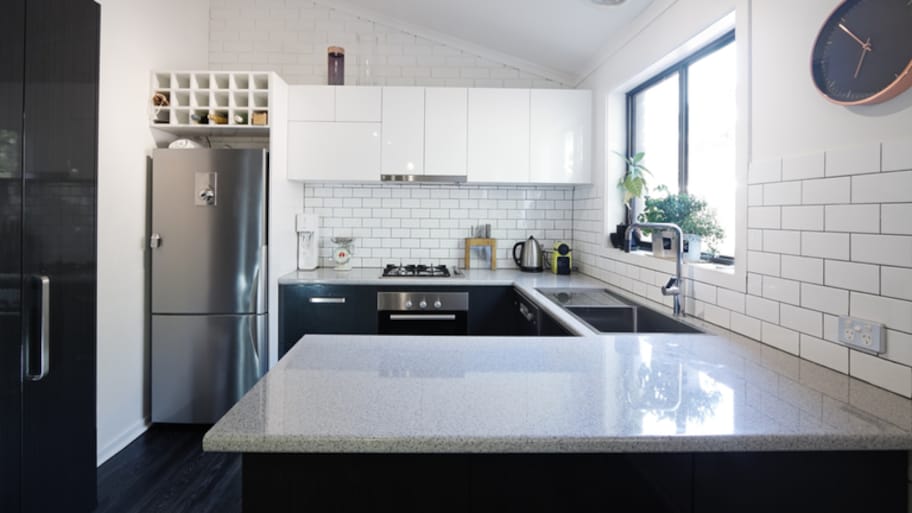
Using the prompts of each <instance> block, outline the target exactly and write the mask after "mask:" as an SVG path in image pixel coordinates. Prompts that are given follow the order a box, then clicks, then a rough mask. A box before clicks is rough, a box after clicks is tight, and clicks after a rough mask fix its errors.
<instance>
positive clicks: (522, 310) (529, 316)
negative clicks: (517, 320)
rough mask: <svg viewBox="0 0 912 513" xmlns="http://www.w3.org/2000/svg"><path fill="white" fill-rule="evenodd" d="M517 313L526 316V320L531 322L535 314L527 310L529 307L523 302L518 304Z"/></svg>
mask: <svg viewBox="0 0 912 513" xmlns="http://www.w3.org/2000/svg"><path fill="white" fill-rule="evenodd" d="M519 314H520V315H522V316H523V317H525V318H526V320H527V321H529V322H532V320H533V319H535V314H533V313H532V312H530V311H529V307H527V306H526V305H525V304H523V303H520V304H519Z"/></svg>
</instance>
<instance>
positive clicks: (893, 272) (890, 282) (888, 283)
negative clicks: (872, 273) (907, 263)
mask: <svg viewBox="0 0 912 513" xmlns="http://www.w3.org/2000/svg"><path fill="white" fill-rule="evenodd" d="M880 279H881V282H880V293H881V294H883V295H884V296H889V297H895V298H899V299H907V300H910V301H912V269H910V268H908V267H882V268H881V270H880Z"/></svg>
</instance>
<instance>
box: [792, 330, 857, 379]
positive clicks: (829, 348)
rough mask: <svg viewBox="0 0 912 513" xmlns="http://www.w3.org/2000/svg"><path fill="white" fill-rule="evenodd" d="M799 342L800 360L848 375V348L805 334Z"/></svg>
mask: <svg viewBox="0 0 912 513" xmlns="http://www.w3.org/2000/svg"><path fill="white" fill-rule="evenodd" d="M800 342H801V357H802V358H805V359H807V360H810V361H812V362H814V363H817V364H820V365H823V366H824V367H829V368H831V369H834V370H837V371H839V372H843V373H846V374H848V372H849V348H847V347H845V346H840V345H838V344H833V343H832V342H827V341H826V340H822V339H819V338H816V337H811V336H808V335H805V334H802V335H801V340H800Z"/></svg>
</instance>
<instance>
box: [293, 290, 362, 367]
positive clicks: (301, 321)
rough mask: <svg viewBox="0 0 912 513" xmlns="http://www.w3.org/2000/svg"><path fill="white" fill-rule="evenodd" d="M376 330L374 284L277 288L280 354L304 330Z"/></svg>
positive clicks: (350, 331)
mask: <svg viewBox="0 0 912 513" xmlns="http://www.w3.org/2000/svg"><path fill="white" fill-rule="evenodd" d="M376 333H377V288H376V287H370V286H362V285H326V284H307V285H283V286H281V287H280V288H279V358H281V357H283V356H285V353H287V352H288V350H289V349H291V348H292V347H293V346H294V345H295V343H297V341H298V339H300V338H301V337H303V336H304V335H307V334H327V335H340V334H355V335H362V334H363V335H372V334H376Z"/></svg>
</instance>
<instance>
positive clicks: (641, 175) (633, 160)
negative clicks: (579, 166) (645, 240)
mask: <svg viewBox="0 0 912 513" xmlns="http://www.w3.org/2000/svg"><path fill="white" fill-rule="evenodd" d="M614 154H615V155H617V156H618V157H620V158H622V159H623V160H624V164H625V165H626V168H627V169H626V171H625V172H624V176H623V177H621V179H620V180H618V188H619V189H621V190H622V191H623V192H624V207H625V208H626V209H627V219H626V221H627V222H626V223H623V224H619V225H617V227H616V230H617V231H616V232H615V233H613V234H611V242H612V244H613V245H614V247H616V248H622V247H624V237H625V234H626V232H627V227H628V226H630V225H631V224H633V221H634V211H633V209H634V205H633V201H634V200H635V199H636V198H639V197H641V196H642V195H643V193H644V192H646V190H647V189H646V176H647V175H649V176H652V173H650V171H649V170H648V169H646V166H645V165H643V158H644V157H645V156H646V154H645V153H644V152H642V151H641V152H639V153H637V154H635V155H631V156H625V155H622V154H620V153H618V152H614ZM633 237H634V240H636V241H637V242H638V239H639V237H638V236H637V234H636V233H634V234H633ZM634 247H635V246H634Z"/></svg>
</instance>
